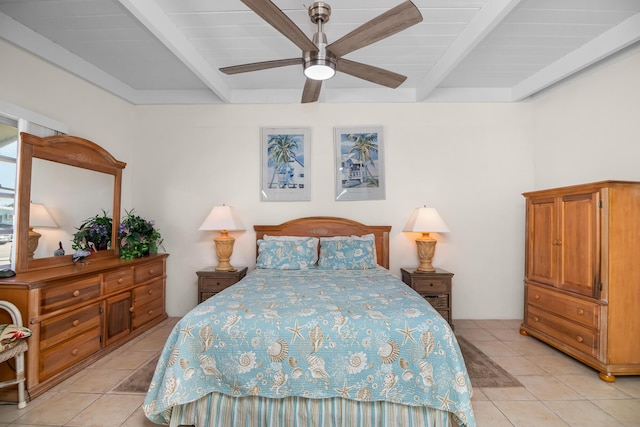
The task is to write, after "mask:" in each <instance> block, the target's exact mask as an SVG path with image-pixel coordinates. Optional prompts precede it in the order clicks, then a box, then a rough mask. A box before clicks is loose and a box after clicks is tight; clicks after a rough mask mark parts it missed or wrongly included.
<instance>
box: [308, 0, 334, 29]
mask: <svg viewBox="0 0 640 427" xmlns="http://www.w3.org/2000/svg"><path fill="white" fill-rule="evenodd" d="M307 10H308V12H309V18H311V22H313V23H314V24H317V23H318V21H320V22H322V23H327V22H329V16H331V6H329V5H328V4H326V3H325V2H323V1H317V2H315V3H313V4H312V5H311V6H309V8H308V9H307Z"/></svg>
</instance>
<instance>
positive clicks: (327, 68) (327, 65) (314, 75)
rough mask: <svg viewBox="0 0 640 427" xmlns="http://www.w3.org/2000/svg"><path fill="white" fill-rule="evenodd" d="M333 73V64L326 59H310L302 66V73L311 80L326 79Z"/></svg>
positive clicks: (334, 70) (334, 72) (334, 67)
mask: <svg viewBox="0 0 640 427" xmlns="http://www.w3.org/2000/svg"><path fill="white" fill-rule="evenodd" d="M335 74H336V66H335V64H334V63H332V62H331V61H327V60H321V59H316V60H311V61H309V62H307V63H306V64H305V67H304V75H305V76H307V78H310V79H312V80H328V79H330V78H331V77H333V76H335Z"/></svg>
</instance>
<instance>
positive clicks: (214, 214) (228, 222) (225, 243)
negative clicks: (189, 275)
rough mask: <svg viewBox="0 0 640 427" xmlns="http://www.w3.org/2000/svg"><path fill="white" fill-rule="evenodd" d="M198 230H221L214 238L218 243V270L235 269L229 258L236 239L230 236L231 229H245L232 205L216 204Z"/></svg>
mask: <svg viewBox="0 0 640 427" xmlns="http://www.w3.org/2000/svg"><path fill="white" fill-rule="evenodd" d="M198 230H209V231H219V232H220V235H219V236H218V237H216V238H215V239H213V241H214V242H215V244H216V255H217V256H218V265H217V266H216V271H235V270H236V269H235V268H233V266H232V265H231V263H230V262H229V260H230V259H231V254H232V253H233V244H234V243H235V240H236V239H234V238H233V237H231V236H229V231H240V230H244V225H242V221H240V219H239V218H238V217H237V216H236V214H235V212H234V211H233V209H232V208H231V206H225V205H222V206H214V208H213V209H211V212H209V216H207V217H206V218H205V220H204V222H203V223H202V225H200V228H198Z"/></svg>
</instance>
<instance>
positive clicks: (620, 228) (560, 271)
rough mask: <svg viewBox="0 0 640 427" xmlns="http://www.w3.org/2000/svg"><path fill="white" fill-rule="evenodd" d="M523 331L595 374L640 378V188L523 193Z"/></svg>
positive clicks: (623, 185)
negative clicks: (524, 245)
mask: <svg viewBox="0 0 640 427" xmlns="http://www.w3.org/2000/svg"><path fill="white" fill-rule="evenodd" d="M524 196H525V197H526V199H527V202H526V236H525V239H526V247H525V280H524V284H525V302H524V322H523V323H522V326H521V329H520V332H521V333H522V334H523V335H527V334H529V335H532V336H534V337H536V338H538V339H540V340H542V341H544V342H546V343H548V344H550V345H552V346H554V347H556V348H557V349H559V350H561V351H563V352H565V353H566V354H568V355H570V356H572V357H574V358H576V359H578V360H580V361H581V362H583V363H585V364H587V365H589V366H591V367H592V368H594V369H596V370H598V371H599V372H600V378H602V379H603V380H605V381H609V382H612V381H615V376H616V375H638V374H640V298H639V296H640V182H621V181H603V182H596V183H591V184H584V185H576V186H571V187H564V188H557V189H550V190H543V191H535V192H530V193H525V194H524Z"/></svg>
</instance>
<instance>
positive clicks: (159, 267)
mask: <svg viewBox="0 0 640 427" xmlns="http://www.w3.org/2000/svg"><path fill="white" fill-rule="evenodd" d="M133 274H134V278H135V282H136V283H142V282H145V281H147V280H151V279H153V278H155V277H162V276H163V274H164V263H163V262H162V261H157V262H150V263H149V264H144V265H139V266H136V267H135V269H134V273H133Z"/></svg>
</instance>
